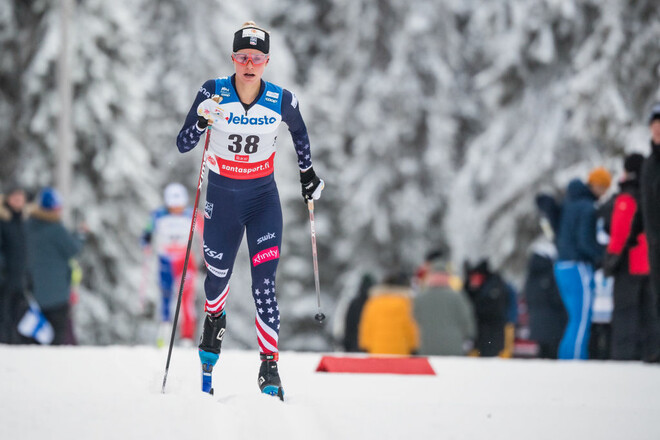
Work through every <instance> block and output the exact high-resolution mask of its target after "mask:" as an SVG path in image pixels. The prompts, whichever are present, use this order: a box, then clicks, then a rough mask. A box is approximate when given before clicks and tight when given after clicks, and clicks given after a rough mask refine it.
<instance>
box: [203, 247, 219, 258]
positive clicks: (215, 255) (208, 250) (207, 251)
mask: <svg viewBox="0 0 660 440" xmlns="http://www.w3.org/2000/svg"><path fill="white" fill-rule="evenodd" d="M204 253H205V254H206V255H208V256H209V257H210V258H213V259H214V260H222V252H217V251H214V250H212V249H211V248H209V247H208V246H207V245H204Z"/></svg>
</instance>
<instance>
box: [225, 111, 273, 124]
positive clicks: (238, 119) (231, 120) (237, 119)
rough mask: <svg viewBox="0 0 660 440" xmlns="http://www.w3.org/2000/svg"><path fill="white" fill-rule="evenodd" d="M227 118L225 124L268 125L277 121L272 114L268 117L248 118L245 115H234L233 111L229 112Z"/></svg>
mask: <svg viewBox="0 0 660 440" xmlns="http://www.w3.org/2000/svg"><path fill="white" fill-rule="evenodd" d="M226 119H227V124H230V125H231V124H236V125H270V124H274V123H275V122H277V119H276V118H275V117H273V116H271V117H270V118H269V117H268V116H261V117H259V118H248V117H247V116H245V115H240V116H234V113H230V114H229V117H228V118H226Z"/></svg>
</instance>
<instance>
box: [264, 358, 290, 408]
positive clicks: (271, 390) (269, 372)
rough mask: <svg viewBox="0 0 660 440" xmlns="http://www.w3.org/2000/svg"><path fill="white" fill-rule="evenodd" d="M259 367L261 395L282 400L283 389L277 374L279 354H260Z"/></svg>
mask: <svg viewBox="0 0 660 440" xmlns="http://www.w3.org/2000/svg"><path fill="white" fill-rule="evenodd" d="M259 357H260V358H261V367H260V368H259V379H258V384H259V389H260V390H261V392H262V393H264V394H268V395H270V396H277V397H279V398H280V400H282V401H283V400H284V388H282V381H281V380H280V375H279V373H278V372H277V361H278V359H279V353H272V354H261V355H259Z"/></svg>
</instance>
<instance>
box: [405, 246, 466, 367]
mask: <svg viewBox="0 0 660 440" xmlns="http://www.w3.org/2000/svg"><path fill="white" fill-rule="evenodd" d="M448 265H449V264H448V262H447V261H446V260H445V258H443V255H442V254H441V253H438V252H432V253H430V254H429V256H427V258H426V261H425V263H424V267H423V270H422V271H421V274H420V275H421V276H420V292H419V294H418V295H417V296H416V297H415V299H414V313H415V320H416V321H417V324H418V325H419V329H420V335H421V336H420V349H419V354H422V355H437V356H443V355H444V356H462V355H464V354H465V353H466V352H467V351H469V349H470V348H471V347H472V344H473V341H474V338H475V336H476V332H477V329H476V323H475V318H474V311H473V310H472V304H471V303H470V300H469V298H468V297H467V296H466V295H465V292H463V290H462V283H461V280H460V279H459V278H458V277H457V276H455V275H453V274H452V273H451V271H450V270H449V268H448Z"/></svg>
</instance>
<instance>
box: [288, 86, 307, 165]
mask: <svg viewBox="0 0 660 440" xmlns="http://www.w3.org/2000/svg"><path fill="white" fill-rule="evenodd" d="M282 121H284V122H285V123H286V125H287V126H288V127H289V133H291V139H293V146H294V147H295V149H296V153H297V154H298V168H300V171H307V170H308V169H310V168H311V167H312V152H311V150H310V148H309V136H308V135H307V127H306V126H305V121H303V118H302V115H301V114H300V106H299V105H298V99H296V95H294V94H293V93H291V92H290V91H288V90H286V89H284V90H283V91H282Z"/></svg>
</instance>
